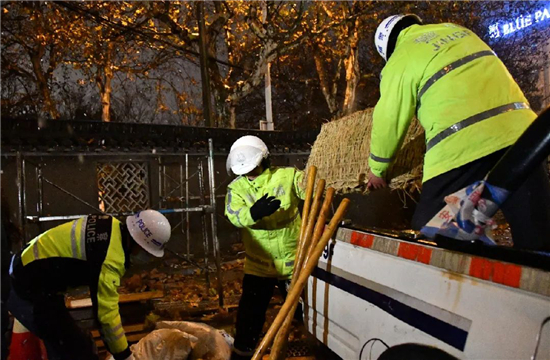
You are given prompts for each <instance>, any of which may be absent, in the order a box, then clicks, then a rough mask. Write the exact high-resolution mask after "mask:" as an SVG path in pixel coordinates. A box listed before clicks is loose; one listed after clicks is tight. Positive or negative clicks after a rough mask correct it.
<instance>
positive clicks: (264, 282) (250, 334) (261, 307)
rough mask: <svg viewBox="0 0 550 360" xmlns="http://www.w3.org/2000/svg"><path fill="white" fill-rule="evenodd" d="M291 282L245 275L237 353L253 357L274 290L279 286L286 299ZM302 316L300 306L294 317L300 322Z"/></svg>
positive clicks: (240, 306)
mask: <svg viewBox="0 0 550 360" xmlns="http://www.w3.org/2000/svg"><path fill="white" fill-rule="evenodd" d="M289 282H290V280H277V279H275V278H265V277H260V276H254V275H248V274H245V275H244V279H243V293H242V296H241V300H240V301H239V310H238V312H237V325H236V334H235V343H234V348H235V352H236V353H238V354H242V355H250V356H252V353H253V352H254V349H255V348H256V344H257V343H258V340H259V339H260V335H261V332H262V328H263V326H264V323H265V314H266V312H267V308H268V306H269V302H270V301H271V298H272V297H273V290H274V288H275V286H277V288H278V289H279V291H280V293H281V295H282V296H283V298H284V299H286V295H287V291H286V285H287V283H289ZM301 315H302V309H301V306H299V307H298V309H296V314H295V315H294V317H295V318H296V319H298V320H299V319H300V318H301Z"/></svg>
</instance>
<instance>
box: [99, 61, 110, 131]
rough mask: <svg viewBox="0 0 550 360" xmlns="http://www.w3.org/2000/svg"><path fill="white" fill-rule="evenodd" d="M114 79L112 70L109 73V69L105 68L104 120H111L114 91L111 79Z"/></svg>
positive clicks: (102, 102)
mask: <svg viewBox="0 0 550 360" xmlns="http://www.w3.org/2000/svg"><path fill="white" fill-rule="evenodd" d="M112 79H113V74H112V72H111V73H110V74H108V70H105V84H104V87H103V92H102V93H101V120H102V121H104V122H110V121H111V92H112V85H111V80H112Z"/></svg>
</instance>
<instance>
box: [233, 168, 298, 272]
mask: <svg viewBox="0 0 550 360" xmlns="http://www.w3.org/2000/svg"><path fill="white" fill-rule="evenodd" d="M302 178H303V172H302V171H299V170H297V169H295V168H290V167H288V168H269V169H266V170H265V171H264V172H263V173H262V174H261V175H260V176H258V177H257V178H256V179H254V180H253V181H250V180H249V179H248V178H247V177H246V176H240V177H238V178H237V179H235V180H234V181H233V182H232V183H231V184H229V186H228V188H227V196H226V200H225V205H226V207H225V215H226V216H227V218H228V219H229V221H231V223H232V224H233V225H235V226H237V227H239V228H241V229H242V240H243V243H244V246H245V251H246V259H245V266H244V272H245V273H246V274H251V275H256V276H264V277H277V278H281V279H286V278H289V277H290V276H291V275H292V269H293V266H294V257H295V255H296V243H297V240H298V236H299V233H300V224H301V217H300V212H299V209H298V204H299V201H300V199H303V198H304V196H305V194H304V190H303V189H302V187H301V183H302ZM265 194H268V195H269V196H275V197H276V198H277V199H278V200H280V201H281V208H280V209H279V210H278V211H277V212H275V213H274V214H272V215H271V216H268V217H265V218H263V219H260V220H259V221H254V220H253V219H252V216H251V215H250V208H251V207H252V205H254V203H255V202H256V200H258V199H260V198H261V197H262V196H263V195H265Z"/></svg>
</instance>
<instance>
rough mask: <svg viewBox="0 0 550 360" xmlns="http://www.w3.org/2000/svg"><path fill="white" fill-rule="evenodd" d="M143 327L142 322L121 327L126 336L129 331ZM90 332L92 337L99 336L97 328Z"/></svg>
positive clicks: (140, 329) (137, 330) (139, 329)
mask: <svg viewBox="0 0 550 360" xmlns="http://www.w3.org/2000/svg"><path fill="white" fill-rule="evenodd" d="M144 327H145V325H144V324H134V325H127V326H124V327H123V329H124V332H125V333H126V335H127V336H128V335H129V334H130V333H135V332H139V331H143V329H144ZM91 333H92V336H93V337H94V338H98V337H100V334H99V330H92V331H91Z"/></svg>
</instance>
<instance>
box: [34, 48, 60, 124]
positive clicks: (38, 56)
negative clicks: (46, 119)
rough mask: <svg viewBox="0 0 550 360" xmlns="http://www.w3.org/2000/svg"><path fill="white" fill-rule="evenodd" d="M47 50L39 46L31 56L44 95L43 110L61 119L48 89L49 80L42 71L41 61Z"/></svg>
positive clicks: (37, 81)
mask: <svg viewBox="0 0 550 360" xmlns="http://www.w3.org/2000/svg"><path fill="white" fill-rule="evenodd" d="M44 52H45V48H44V46H43V45H38V49H36V51H34V52H32V53H31V54H29V55H30V58H31V62H32V68H33V71H34V76H35V77H36V84H37V85H38V89H39V90H40V93H41V94H42V97H43V100H44V107H43V110H44V111H45V112H46V113H48V114H49V115H50V117H51V118H52V119H59V112H58V111H57V108H56V106H55V102H54V101H53V99H52V96H51V91H50V88H49V87H48V78H47V77H46V75H45V74H44V70H43V69H42V64H41V60H42V57H43V56H44Z"/></svg>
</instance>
